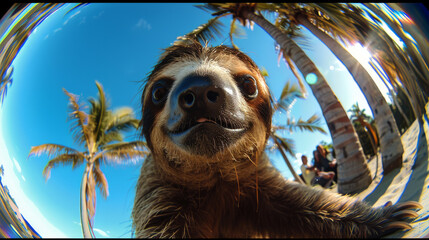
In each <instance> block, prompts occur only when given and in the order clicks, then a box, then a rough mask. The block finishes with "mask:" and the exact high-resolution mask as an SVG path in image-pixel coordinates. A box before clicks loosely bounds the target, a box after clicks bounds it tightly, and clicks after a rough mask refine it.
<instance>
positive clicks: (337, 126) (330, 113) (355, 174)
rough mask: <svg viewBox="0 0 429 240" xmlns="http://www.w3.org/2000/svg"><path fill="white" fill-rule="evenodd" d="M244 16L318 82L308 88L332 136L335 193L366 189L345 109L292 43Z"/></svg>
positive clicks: (359, 152)
mask: <svg viewBox="0 0 429 240" xmlns="http://www.w3.org/2000/svg"><path fill="white" fill-rule="evenodd" d="M243 16H244V17H245V18H247V19H249V20H251V21H253V22H255V23H256V24H258V25H259V26H260V27H261V28H262V29H264V30H265V31H266V32H267V33H268V34H270V36H271V37H272V38H273V39H274V40H275V41H276V42H277V43H278V44H279V45H280V47H281V48H282V49H283V50H284V52H285V54H287V55H289V56H290V57H291V59H292V60H293V62H294V63H295V64H296V66H297V67H298V69H299V70H300V72H301V73H302V74H303V75H304V76H307V75H308V74H310V73H313V74H316V76H317V82H316V83H315V84H312V85H310V88H311V90H312V92H313V94H314V96H315V97H316V99H317V101H318V102H319V105H320V107H321V109H322V113H323V116H324V118H325V120H326V122H327V124H328V128H329V131H330V133H331V137H332V143H333V146H334V149H335V152H336V156H337V168H338V171H337V172H338V192H339V193H353V192H358V191H360V190H363V189H365V188H367V187H368V185H369V184H370V183H371V181H372V180H371V174H370V171H369V168H368V165H367V163H366V160H365V155H364V153H363V151H362V146H361V145H360V142H359V139H358V136H357V134H356V131H355V130H354V128H353V125H352V124H351V122H350V119H349V118H348V116H347V114H346V112H345V110H344V108H343V107H342V106H341V103H340V102H339V101H338V99H337V97H336V96H335V94H334V93H333V92H332V89H331V88H330V87H329V85H328V83H327V82H326V80H325V79H324V77H323V76H322V74H321V73H320V72H319V70H318V69H317V68H316V66H315V65H314V63H313V62H312V61H311V60H310V59H309V58H308V56H307V55H306V54H305V53H304V51H303V50H302V49H301V48H300V47H299V46H298V45H297V44H296V43H295V42H293V41H292V40H291V39H290V38H289V37H288V36H287V35H286V34H284V33H283V32H282V31H280V30H279V29H278V28H277V27H275V26H274V25H273V24H271V23H270V22H269V21H267V20H266V19H265V18H263V17H261V16H259V15H256V14H255V13H253V12H251V11H248V10H244V11H243Z"/></svg>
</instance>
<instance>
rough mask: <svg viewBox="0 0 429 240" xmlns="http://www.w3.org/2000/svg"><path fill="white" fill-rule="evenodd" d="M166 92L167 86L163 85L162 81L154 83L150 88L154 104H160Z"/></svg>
mask: <svg viewBox="0 0 429 240" xmlns="http://www.w3.org/2000/svg"><path fill="white" fill-rule="evenodd" d="M167 94H168V88H167V86H165V83H164V82H163V81H160V82H157V83H155V85H154V86H153V88H152V102H153V103H154V104H160V103H161V102H163V101H165V99H166V97H167Z"/></svg>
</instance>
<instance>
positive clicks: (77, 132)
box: [63, 88, 90, 144]
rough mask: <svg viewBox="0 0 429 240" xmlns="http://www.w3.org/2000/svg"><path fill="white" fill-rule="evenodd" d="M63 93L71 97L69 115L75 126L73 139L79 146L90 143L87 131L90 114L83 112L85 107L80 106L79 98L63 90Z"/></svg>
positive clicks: (73, 126)
mask: <svg viewBox="0 0 429 240" xmlns="http://www.w3.org/2000/svg"><path fill="white" fill-rule="evenodd" d="M63 91H64V92H65V94H66V95H67V96H68V97H69V107H70V110H71V111H70V114H69V118H68V119H69V120H72V121H73V120H74V124H73V125H72V127H71V131H72V135H73V139H74V140H75V141H76V142H77V143H78V144H83V143H87V142H88V141H89V134H90V133H89V131H88V129H87V124H88V114H87V113H86V112H84V111H83V108H84V107H85V106H84V105H82V106H81V105H79V103H78V101H79V96H77V95H75V94H72V93H69V92H67V90H65V89H64V88H63Z"/></svg>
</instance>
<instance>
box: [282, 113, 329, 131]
mask: <svg viewBox="0 0 429 240" xmlns="http://www.w3.org/2000/svg"><path fill="white" fill-rule="evenodd" d="M286 127H288V129H289V131H290V132H292V131H294V130H297V129H299V130H301V131H310V132H316V131H317V132H321V133H323V134H326V131H325V129H324V128H322V127H321V126H320V117H319V116H317V115H316V114H313V115H312V116H311V117H310V118H309V119H307V120H302V119H301V118H299V119H298V121H295V120H291V119H290V118H289V119H288V120H287V124H286Z"/></svg>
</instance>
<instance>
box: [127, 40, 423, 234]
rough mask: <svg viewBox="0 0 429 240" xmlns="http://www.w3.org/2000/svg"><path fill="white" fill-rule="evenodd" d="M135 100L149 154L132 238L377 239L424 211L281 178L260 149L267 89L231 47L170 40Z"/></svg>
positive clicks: (267, 121)
mask: <svg viewBox="0 0 429 240" xmlns="http://www.w3.org/2000/svg"><path fill="white" fill-rule="evenodd" d="M141 101H142V119H141V121H140V125H141V127H142V135H143V136H144V138H145V139H146V142H147V145H148V148H149V149H150V155H149V156H148V157H147V158H146V159H145V160H144V162H143V165H142V167H141V173H140V176H139V179H138V182H137V184H136V195H135V199H134V206H133V209H132V221H133V224H132V228H133V231H134V233H135V237H138V238H147V237H157V238H161V237H162V238H188V237H192V238H194V237H203V238H217V237H234V238H235V237H237V238H238V237H239V238H242V237H246V238H248V237H326V238H335V237H358V238H360V237H381V236H384V235H386V234H389V233H391V232H392V231H396V230H399V229H401V230H404V229H410V228H411V225H410V224H409V223H408V222H407V221H409V219H410V218H415V217H417V213H416V212H415V209H419V208H421V205H420V204H419V203H417V202H405V203H401V204H395V205H392V204H391V203H390V202H388V203H387V204H385V205H384V206H382V207H377V208H373V207H371V206H370V205H368V204H367V203H365V202H363V201H360V200H358V199H356V198H353V197H350V196H343V195H340V194H337V193H333V192H330V191H328V190H323V189H318V188H311V187H308V186H306V185H303V184H299V183H297V182H294V181H290V180H287V179H285V178H284V177H283V176H282V175H281V173H280V172H279V171H278V170H277V169H276V168H275V167H274V166H273V165H272V164H271V163H270V160H269V159H268V157H267V155H266V154H265V153H264V149H265V145H266V143H267V139H268V137H269V134H270V130H271V117H272V108H271V96H270V91H269V88H268V86H267V84H266V82H265V79H264V77H263V76H262V74H261V72H260V70H259V68H258V67H257V66H256V64H255V63H254V62H253V60H252V59H250V57H248V56H247V55H246V54H244V53H242V52H241V51H239V50H236V49H234V48H229V47H226V46H222V45H221V46H216V47H208V46H207V45H206V46H202V45H201V44H200V43H198V42H192V43H188V44H182V45H173V46H170V47H168V48H167V49H165V52H164V53H163V54H162V55H161V58H160V60H159V61H158V63H157V64H156V65H155V67H154V68H153V71H152V72H151V73H150V74H149V75H148V77H147V79H146V82H145V85H144V90H143V94H142V98H141Z"/></svg>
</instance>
